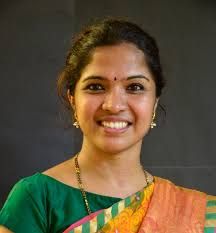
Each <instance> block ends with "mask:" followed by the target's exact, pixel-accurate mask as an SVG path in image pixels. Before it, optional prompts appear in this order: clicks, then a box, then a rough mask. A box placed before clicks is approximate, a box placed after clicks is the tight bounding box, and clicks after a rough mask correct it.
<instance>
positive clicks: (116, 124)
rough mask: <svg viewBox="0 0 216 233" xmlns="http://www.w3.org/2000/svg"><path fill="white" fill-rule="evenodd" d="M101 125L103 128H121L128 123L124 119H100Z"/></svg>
mask: <svg viewBox="0 0 216 233" xmlns="http://www.w3.org/2000/svg"><path fill="white" fill-rule="evenodd" d="M101 125H102V126H104V127H105V128H111V129H123V128H126V127H127V126H128V125H129V123H128V122H126V121H115V122H113V121H102V122H101Z"/></svg>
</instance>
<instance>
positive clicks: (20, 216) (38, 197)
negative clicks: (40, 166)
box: [0, 179, 47, 233]
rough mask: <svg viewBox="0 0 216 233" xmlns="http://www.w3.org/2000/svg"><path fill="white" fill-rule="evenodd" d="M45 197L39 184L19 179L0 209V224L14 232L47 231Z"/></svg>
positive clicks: (34, 232)
mask: <svg viewBox="0 0 216 233" xmlns="http://www.w3.org/2000/svg"><path fill="white" fill-rule="evenodd" d="M45 199H46V198H45V197H44V193H43V191H42V190H40V185H38V186H37V185H36V184H35V183H31V182H29V181H28V180H26V179H23V180H21V181H19V182H18V183H17V184H16V185H15V186H14V187H13V189H12V190H11V192H10V194H9V196H8V198H7V200H6V202H5V204H4V206H3V208H2V210H1V211H0V225H3V226H5V227H7V228H8V229H9V230H11V231H13V232H15V233H25V232H26V233H27V232H28V233H30V232H31V233H42V232H43V233H45V232H47V230H46V229H47V220H46V211H45V210H46V202H45Z"/></svg>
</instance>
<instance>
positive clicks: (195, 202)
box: [155, 177, 216, 233]
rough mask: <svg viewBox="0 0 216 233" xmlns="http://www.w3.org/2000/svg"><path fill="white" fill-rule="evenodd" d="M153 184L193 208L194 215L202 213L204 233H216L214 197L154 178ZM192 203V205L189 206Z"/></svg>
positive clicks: (215, 202)
mask: <svg viewBox="0 0 216 233" xmlns="http://www.w3.org/2000/svg"><path fill="white" fill-rule="evenodd" d="M155 184H157V186H158V187H159V188H158V190H163V191H162V192H164V190H165V189H166V190H169V191H170V192H169V193H171V194H170V196H171V195H176V199H182V200H184V202H182V203H184V205H185V206H187V208H188V207H190V208H193V209H194V210H195V209H196V211H194V213H199V212H200V213H202V216H203V219H204V221H205V224H204V227H205V228H204V229H205V230H204V233H207V232H208V233H210V232H216V196H213V195H208V194H207V193H204V192H200V191H198V190H194V189H189V188H185V187H181V186H177V185H175V184H174V183H172V182H171V181H169V180H166V179H163V178H159V177H156V179H155ZM190 203H192V204H190Z"/></svg>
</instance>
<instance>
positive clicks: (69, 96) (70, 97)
mask: <svg viewBox="0 0 216 233" xmlns="http://www.w3.org/2000/svg"><path fill="white" fill-rule="evenodd" d="M67 97H68V100H69V102H70V104H71V107H72V108H73V109H74V108H75V99H74V96H73V95H71V93H70V90H69V89H68V90H67Z"/></svg>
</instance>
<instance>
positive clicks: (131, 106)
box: [0, 19, 216, 233]
mask: <svg viewBox="0 0 216 233" xmlns="http://www.w3.org/2000/svg"><path fill="white" fill-rule="evenodd" d="M164 85H165V80H164V77H163V74H162V70H161V65H160V60H159V52H158V48H157V45H156V42H155V41H154V39H153V38H152V37H151V36H149V35H148V34H147V33H146V32H144V31H143V30H142V29H141V28H140V27H138V26H137V25H135V24H133V23H130V22H127V21H124V20H117V19H106V20H103V21H100V22H98V23H96V24H94V25H91V26H90V27H88V28H87V29H85V30H84V31H83V32H81V33H80V34H79V36H78V37H77V38H75V40H74V42H73V45H72V48H71V50H70V51H69V54H68V57H67V60H66V65H65V68H64V70H63V72H62V73H61V75H60V78H59V80H58V91H59V94H60V97H61V98H62V100H63V101H64V102H65V104H66V105H67V107H69V109H71V110H72V111H73V115H74V126H75V127H77V128H79V127H80V129H81V131H82V133H83V143H82V147H81V150H80V151H79V152H78V153H77V154H76V155H75V156H74V157H73V158H72V159H70V160H68V161H66V162H63V163H61V164H59V165H57V166H55V167H53V168H51V169H49V170H47V171H45V172H43V173H37V174H35V175H33V176H31V177H27V178H25V179H23V180H21V181H20V182H18V183H17V184H16V185H15V187H14V188H13V190H12V191H11V193H10V195H9V197H8V199H7V201H6V203H5V205H4V207H3V209H2V210H1V213H0V225H2V226H1V228H0V233H8V232H16V233H17V232H18V233H19V232H22V233H24V232H28V233H29V232H38V233H40V232H52V233H53V232H65V233H66V232H104V233H105V232H115V233H117V232H119V233H120V232H121V233H123V232H124V233H126V232H127V233H128V232H130V233H134V232H140V233H141V232H143V233H144V232H145V233H153V232H154V233H165V232H166V233H174V232H175V233H183V232H197V233H199V232H206V233H210V232H216V228H215V226H216V224H215V223H216V217H215V215H216V198H215V197H213V196H208V195H206V194H205V193H201V192H198V191H195V190H190V189H184V188H181V187H178V186H175V185H174V184H172V183H171V182H170V181H167V180H164V179H161V178H158V177H153V176H152V175H151V174H149V173H148V172H146V171H145V170H144V169H143V167H142V165H141V163H140V152H141V145H142V141H143V138H144V136H145V135H146V134H147V133H148V132H149V130H150V128H154V127H155V126H156V123H155V115H156V109H157V107H158V103H159V98H160V96H161V93H162V89H163V87H164Z"/></svg>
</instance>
